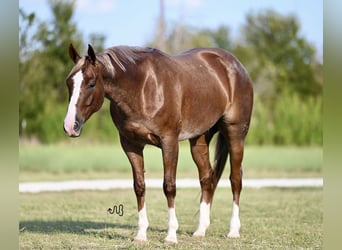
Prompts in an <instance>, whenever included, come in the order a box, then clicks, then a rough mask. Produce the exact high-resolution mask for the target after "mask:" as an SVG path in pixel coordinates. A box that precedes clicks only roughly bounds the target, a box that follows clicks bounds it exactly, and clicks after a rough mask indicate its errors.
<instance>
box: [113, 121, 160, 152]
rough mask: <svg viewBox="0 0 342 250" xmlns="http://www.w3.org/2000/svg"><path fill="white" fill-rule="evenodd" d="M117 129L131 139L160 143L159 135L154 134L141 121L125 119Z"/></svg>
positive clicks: (147, 142) (154, 143)
mask: <svg viewBox="0 0 342 250" xmlns="http://www.w3.org/2000/svg"><path fill="white" fill-rule="evenodd" d="M119 131H120V134H122V135H123V136H125V137H126V138H127V139H129V140H131V141H134V142H138V143H143V144H152V145H156V146H158V145H160V140H159V137H157V136H156V135H154V133H153V132H152V131H151V130H150V129H148V128H147V126H145V125H144V123H142V122H134V121H127V122H125V123H124V124H122V126H121V128H119Z"/></svg>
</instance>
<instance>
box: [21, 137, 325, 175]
mask: <svg viewBox="0 0 342 250" xmlns="http://www.w3.org/2000/svg"><path fill="white" fill-rule="evenodd" d="M211 149H212V151H213V150H214V147H213V146H212V147H211ZM211 155H213V152H211ZM144 156H145V170H146V177H147V178H162V173H163V168H162V156H161V151H160V149H158V148H155V147H152V146H148V147H146V148H145V151H144ZM322 162H323V152H322V148H321V147H292V146H288V147H275V146H247V147H246V149H245V156H244V161H243V168H244V178H270V177H321V176H322ZM19 166H20V173H19V180H20V181H42V180H43V181H46V180H64V179H99V178H131V176H132V174H131V167H130V165H129V162H128V160H127V157H126V155H125V154H124V152H123V150H122V149H121V147H120V146H119V145H117V144H113V145H103V144H89V143H84V142H83V141H82V140H78V139H77V140H71V141H70V142H69V143H63V144H58V145H47V146H46V145H39V144H38V145H30V144H25V143H21V144H20V146H19ZM227 169H228V167H227ZM227 169H226V171H225V172H224V176H223V178H228V176H229V173H228V172H229V171H227ZM197 176H198V175H197V168H196V166H195V164H194V162H193V161H192V158H191V154H190V147H189V145H188V143H187V142H183V143H181V147H180V153H179V161H178V170H177V177H178V178H182V177H190V178H196V177H197Z"/></svg>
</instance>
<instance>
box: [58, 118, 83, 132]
mask: <svg viewBox="0 0 342 250" xmlns="http://www.w3.org/2000/svg"><path fill="white" fill-rule="evenodd" d="M82 127H83V120H82V119H78V118H76V119H75V122H74V126H73V127H72V128H70V127H67V128H66V125H65V124H64V126H63V128H64V132H65V133H66V134H67V135H68V136H70V137H79V136H80V135H81V131H82Z"/></svg>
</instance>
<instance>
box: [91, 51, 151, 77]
mask: <svg viewBox="0 0 342 250" xmlns="http://www.w3.org/2000/svg"><path fill="white" fill-rule="evenodd" d="M154 50H155V49H152V48H141V47H129V46H115V47H111V48H108V49H106V50H105V51H104V52H102V53H99V54H97V55H96V59H97V60H98V61H99V62H100V63H101V64H102V65H103V66H104V67H105V69H106V71H107V72H108V73H109V74H110V75H111V76H112V77H114V75H115V67H114V64H116V65H117V66H118V67H119V68H120V69H121V70H122V71H126V67H127V66H128V65H130V64H136V62H137V61H138V60H139V59H141V58H143V57H144V55H145V54H146V53H151V52H153V51H154Z"/></svg>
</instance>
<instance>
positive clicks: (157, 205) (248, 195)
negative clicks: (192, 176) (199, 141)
mask: <svg viewBox="0 0 342 250" xmlns="http://www.w3.org/2000/svg"><path fill="white" fill-rule="evenodd" d="M199 195H200V194H199V190H198V189H180V190H178V192H177V199H176V211H177V217H178V221H179V224H180V227H179V230H178V241H179V243H178V245H177V246H174V245H165V244H164V243H163V239H164V237H165V236H166V229H167V207H166V199H165V198H164V195H163V192H162V190H161V189H148V190H147V197H146V200H147V212H148V216H149V221H150V228H149V229H148V239H149V241H148V243H144V244H138V243H134V242H132V238H133V237H134V235H135V233H136V223H137V212H136V201H135V196H134V192H133V190H130V189H126V190H112V191H103V192H97V191H77V192H62V193H39V194H20V195H19V198H20V214H19V229H20V233H19V246H20V249H159V248H165V249H173V248H176V249H320V248H322V234H323V233H322V221H323V215H322V210H323V201H322V200H323V192H322V188H309V189H303V188H302V189H278V188H273V189H249V188H245V189H244V190H243V192H242V197H241V207H240V218H241V223H242V227H241V232H240V233H241V238H240V239H227V238H225V237H224V236H225V235H226V234H227V232H228V225H229V218H230V214H231V193H230V189H227V188H219V189H218V190H217V192H216V194H215V198H214V203H213V206H212V213H211V225H210V227H209V229H208V231H207V235H206V237H205V238H193V237H191V234H192V233H193V232H194V230H195V229H196V226H197V223H198V214H197V213H198V203H199ZM118 204H123V205H124V215H123V216H122V217H121V216H119V215H115V214H113V215H110V214H107V212H106V211H107V209H108V208H109V207H112V206H113V205H118Z"/></svg>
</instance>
